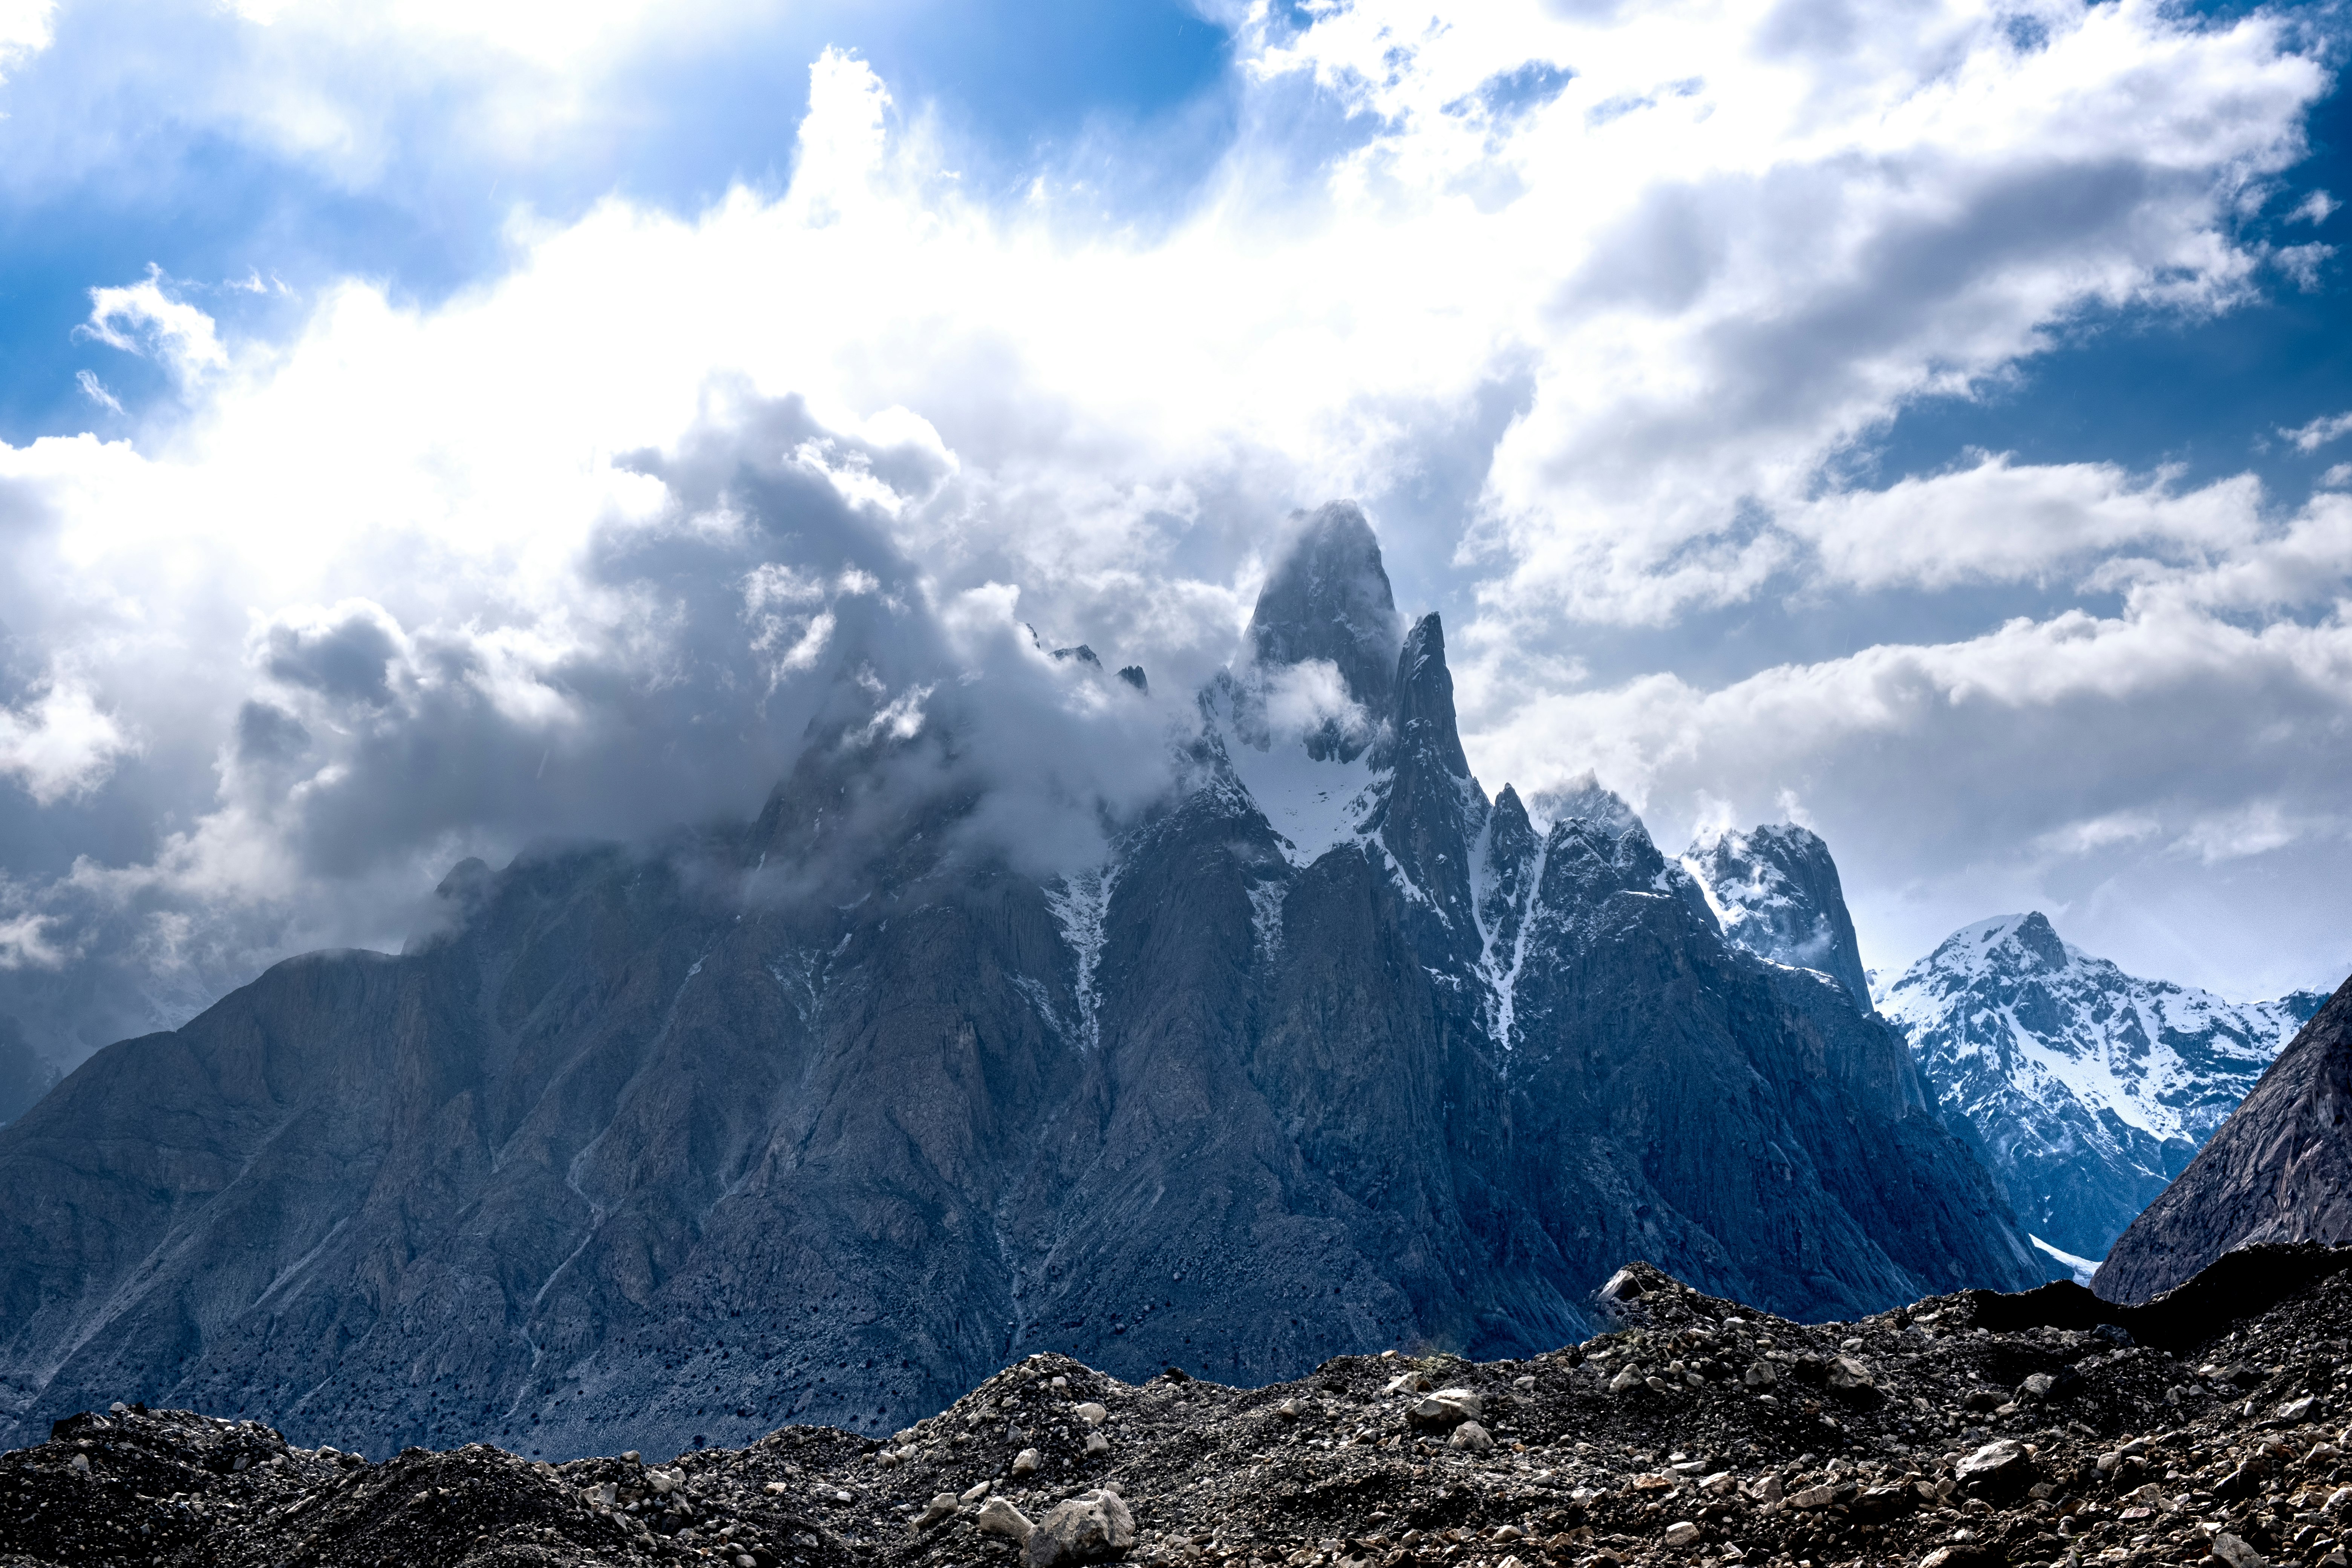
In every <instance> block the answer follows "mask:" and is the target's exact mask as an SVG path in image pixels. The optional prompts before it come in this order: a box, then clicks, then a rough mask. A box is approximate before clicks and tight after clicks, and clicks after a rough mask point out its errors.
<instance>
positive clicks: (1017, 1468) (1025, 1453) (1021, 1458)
mask: <svg viewBox="0 0 2352 1568" xmlns="http://www.w3.org/2000/svg"><path fill="white" fill-rule="evenodd" d="M1044 1463H1045V1456H1044V1455H1042V1454H1040V1453H1038V1452H1037V1450H1036V1449H1034V1448H1024V1449H1022V1450H1021V1451H1020V1452H1019V1453H1017V1454H1015V1455H1013V1474H1014V1475H1016V1476H1034V1475H1035V1474H1036V1473H1037V1467H1038V1466H1040V1465H1042V1464H1044Z"/></svg>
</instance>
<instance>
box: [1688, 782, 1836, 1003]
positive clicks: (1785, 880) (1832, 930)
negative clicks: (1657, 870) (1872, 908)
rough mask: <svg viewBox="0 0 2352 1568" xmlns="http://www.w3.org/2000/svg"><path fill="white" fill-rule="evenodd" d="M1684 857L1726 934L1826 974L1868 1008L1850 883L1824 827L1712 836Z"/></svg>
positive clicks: (1761, 952) (1784, 826)
mask: <svg viewBox="0 0 2352 1568" xmlns="http://www.w3.org/2000/svg"><path fill="white" fill-rule="evenodd" d="M1682 863H1683V868H1684V869H1685V870H1687V871H1689V872H1690V874H1691V875H1692V876H1693V877H1695V878H1696V879H1697V880H1698V883H1699V886H1700V887H1702V888H1704V889H1706V894H1707V901H1708V904H1709V905H1710V907H1712V908H1713V909H1714V910H1715V914H1716V918H1717V920H1718V921H1721V922H1722V924H1723V933H1724V935H1725V936H1726V937H1727V938H1728V939H1730V940H1731V941H1732V942H1737V943H1738V944H1739V945H1740V946H1742V947H1744V948H1747V949H1748V951H1749V952H1753V953H1756V954H1757V955H1758V956H1759V957H1762V958H1769V959H1770V960H1772V961H1773V962H1774V963H1787V964H1791V965H1794V966H1795V967H1796V968H1799V969H1811V970H1815V971H1817V972H1819V973H1822V974H1826V975H1828V976H1829V977H1830V978H1831V979H1832V980H1834V981H1836V982H1837V983H1838V984H1840V985H1842V986H1843V987H1844V988H1845V993H1846V994H1847V995H1848V996H1850V997H1852V998H1853V1004H1854V1005H1855V1006H1857V1007H1859V1008H1861V1009H1862V1010H1863V1011H1864V1012H1865V1013H1866V1012H1868V1011H1869V1010H1870V980H1869V977H1868V975H1867V974H1866V973H1864V970H1863V967H1862V946H1861V943H1860V942H1859V941H1858V940H1857V939H1856V938H1855V936H1854V931H1853V916H1852V915H1851V914H1849V913H1848V912H1847V910H1846V907H1845V889H1844V887H1843V884H1842V883H1841V882H1840V881H1839V879H1838V869H1837V862H1836V861H1835V860H1834V859H1832V858H1831V856H1830V847H1829V846H1828V845H1827V844H1825V843H1823V842H1822V838H1821V836H1820V835H1819V834H1816V833H1814V832H1812V831H1811V829H1809V828H1804V827H1800V826H1797V825H1796V824H1794V823H1788V822H1782V823H1774V824H1769V825H1767V826H1762V827H1752V828H1749V829H1748V830H1747V831H1746V832H1737V831H1727V832H1720V833H1716V834H1712V835H1706V836H1703V837H1700V838H1699V839H1698V840H1697V841H1696V842H1695V843H1694V844H1692V845H1691V847H1689V848H1688V849H1687V850H1685V851H1684V853H1683V857H1682Z"/></svg>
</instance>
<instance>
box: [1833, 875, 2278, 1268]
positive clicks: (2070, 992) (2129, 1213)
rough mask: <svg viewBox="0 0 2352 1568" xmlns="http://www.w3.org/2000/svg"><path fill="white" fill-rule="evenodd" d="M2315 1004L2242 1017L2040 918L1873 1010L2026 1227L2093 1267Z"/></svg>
mask: <svg viewBox="0 0 2352 1568" xmlns="http://www.w3.org/2000/svg"><path fill="white" fill-rule="evenodd" d="M2322 1000H2323V998H2322V997H2320V996H2318V995H2316V994H2295V995H2293V996H2288V997H2285V998H2284V999H2282V1000H2280V1001H2276V1002H2257V1003H2247V1004H2238V1003H2231V1002H2226V1001H2223V1000H2222V999H2221V997H2219V996H2215V995H2212V994H2210V993H2207V992H2203V991H2199V990H2197V989H2195V988H2193V987H2190V986H2185V985H2176V984H2171V983H2170V982H2168V981H2161V980H2141V979H2137V978H2136V977H2134V976H2132V975H2129V974H2126V973H2124V972H2123V971H2122V970H2121V969H2120V968H2118V967H2116V965H2115V964H2113V963H2109V962H2107V961H2106V960H2105V959H2103V958H2095V957H2093V956H2092V955H2090V954H2089V953H2086V952H2083V951H2082V950H2081V949H2079V948H2074V947H2070V946H2068V945H2067V944H2066V943H2065V942H2061V941H2060V940H2059V937H2058V933H2057V931H2054V930H2053V929H2052V927H2051V924H2050V922H2049V921H2048V920H2047V919H2045V918H2044V917H2043V916H2042V915H2040V914H2038V913H2037V914H2024V915H2006V916H2003V917H2001V918H2000V919H1998V920H1990V921H1979V923H1977V924H1975V925H1972V926H1969V927H1967V928H1966V929H1964V930H1962V931H1955V932H1954V933H1953V934H1952V935H1951V936H1950V937H1948V938H1947V939H1946V940H1945V941H1944V942H1942V943H1941V944H1939V945H1938V946H1937V949H1936V951H1935V952H1931V953H1929V954H1928V955H1927V957H1925V958H1923V959H1921V960H1920V961H1919V962H1918V963H1915V964H1913V965H1912V966H1911V967H1910V968H1909V969H1907V970H1906V971H1905V972H1904V973H1903V974H1902V975H1901V976H1900V977H1899V978H1898V979H1896V980H1895V982H1894V983H1893V984H1891V985H1888V986H1886V987H1885V990H1884V992H1883V993H1882V994H1881V995H1880V998H1879V1004H1880V1006H1881V1008H1882V1009H1883V1010H1884V1011H1885V1015H1886V1016H1887V1017H1888V1018H1889V1019H1891V1020H1892V1021H1893V1022H1894V1023H1895V1026H1897V1027H1899V1028H1901V1029H1902V1030H1903V1031H1904V1033H1905V1034H1906V1037H1908V1038H1909V1039H1910V1041H1911V1047H1912V1049H1913V1051H1914V1052H1915V1053H1916V1055H1917V1057H1918V1058H1919V1063H1920V1066H1921V1068H1923V1069H1924V1070H1925V1072H1926V1073H1927V1079H1928V1081H1929V1083H1930V1084H1932V1085H1933V1086H1934V1089H1935V1093H1936V1096H1937V1103H1938V1105H1939V1106H1940V1107H1941V1109H1942V1110H1943V1112H1944V1115H1945V1117H1946V1119H1947V1121H1949V1122H1950V1123H1951V1124H1952V1125H1953V1126H1954V1128H1955V1129H1956V1130H1957V1131H1960V1132H1961V1134H1962V1135H1963V1136H1965V1137H1968V1138H1970V1139H1972V1140H1973V1141H1975V1142H1978V1143H1979V1146H1980V1147H1981V1148H1982V1149H1983V1151H1984V1153H1985V1158H1986V1159H1987V1161H1988V1163H1990V1165H1991V1167H1992V1170H1993V1173H1994V1174H1995V1175H1997V1176H1998V1177H2000V1181H2001V1184H2002V1186H2003V1189H2004V1190H2005V1191H2006V1192H2007V1194H2008V1195H2009V1201H2010V1203H2011V1205H2012V1206H2013V1207H2014V1208H2015V1209H2016V1211H2017V1213H2018V1215H2019V1217H2020V1218H2021V1220H2022V1221H2023V1222H2024V1224H2025V1226H2026V1228H2027V1229H2028V1230H2029V1231H2030V1232H2031V1233H2032V1235H2033V1236H2035V1237H2039V1238H2040V1239H2041V1241H2042V1243H2044V1244H2045V1245H2046V1247H2048V1248H2049V1249H2050V1250H2051V1251H2052V1252H2053V1255H2055V1254H2059V1253H2063V1254H2066V1255H2070V1258H2071V1259H2093V1260H2095V1259H2097V1258H2101V1257H2104V1256H2105V1253H2106V1250H2107V1248H2108V1247H2109V1246H2110V1245H2111V1244H2112V1243H2113V1242H2114V1240H2115V1238H2116V1237H2117V1236H2119V1235H2121V1234H2122V1233H2123V1230H2124V1227H2125V1226H2127V1225H2129V1224H2130V1223H2131V1222H2132V1219H2133V1217H2134V1216H2135V1215H2137V1214H2138V1213H2139V1212H2140V1211H2141V1210H2142V1209H2144V1208H2146V1207H2147V1205H2148V1203H2149V1202H2150V1201H2151V1200H2153V1199H2154V1198H2155V1196H2156V1195H2157V1194H2158V1193H2160V1192H2162V1191H2163V1190H2164V1187H2165V1184H2166V1183H2167V1182H2168V1181H2170V1180H2171V1179H2172V1178H2173V1177H2175V1176H2177V1175H2179V1173H2180V1172H2181V1171H2182V1170H2183V1169H2184V1168H2186V1167H2187V1165H2188V1163H2189V1159H2190V1157H2191V1156H2193V1155H2194V1154H2195V1153H2196V1152H2197V1150H2198V1149H2199V1147H2200V1146H2201V1145H2202V1144H2203V1143H2204V1142H2205V1140H2206V1139H2208V1138H2210V1136H2212V1134H2213V1131H2214V1129H2216V1128H2217V1127H2219V1126H2221V1122H2222V1119H2223V1118H2225V1117H2227V1116H2228V1115H2229V1114H2230V1113H2231V1111H2232V1110H2235V1109H2236V1107H2237V1105H2238V1102H2239V1101H2240V1100H2243V1099H2244V1098H2245V1096H2246V1092H2247V1090H2248V1089H2252V1087H2253V1084H2254V1080H2255V1079H2257V1078H2259V1077H2260V1076H2261V1075H2262V1073H2263V1069H2264V1068H2267V1067H2268V1066H2269V1065H2270V1063H2271V1061H2272V1060H2273V1058H2275V1057H2276V1056H2277V1055H2278V1052H2279V1048H2280V1047H2282V1046H2283V1045H2284V1043H2285V1041H2286V1039H2287V1037H2289V1036H2290V1035H2292V1034H2293V1033H2294V1031H2295V1029H2296V1028H2298V1027H2299V1026H2301V1025H2302V1024H2303V1022H2304V1020H2305V1019H2306V1018H2308V1017H2310V1016H2312V1014H2313V1013H2314V1012H2315V1011H2316V1010H2317V1009H2318V1007H2319V1005H2320V1003H2321V1001H2322ZM2191 1272H2193V1270H2192V1271H2191ZM2183 1278H2186V1276H2185V1275H2184V1276H2183Z"/></svg>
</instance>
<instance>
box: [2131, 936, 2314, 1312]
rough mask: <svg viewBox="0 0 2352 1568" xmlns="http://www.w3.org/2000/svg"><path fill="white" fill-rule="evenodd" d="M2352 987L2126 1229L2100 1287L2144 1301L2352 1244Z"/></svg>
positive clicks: (2308, 1028)
mask: <svg viewBox="0 0 2352 1568" xmlns="http://www.w3.org/2000/svg"><path fill="white" fill-rule="evenodd" d="M2347 1115H2352V980H2347V981H2346V982H2345V983H2344V984H2343V985H2341V986H2339V987H2338V988H2337V989H2336V994H2335V995H2333V996H2331V997H2329V998H2328V999H2327V1003H2326V1005H2325V1006H2323V1007H2321V1008H2320V1009H2319V1011H2318V1013H2317V1014H2315V1016H2313V1017H2312V1019H2311V1021H2310V1022H2309V1023H2307V1024H2305V1026H2303V1028H2302V1029H2301V1031H2300V1032H2298V1033H2297V1034H2296V1035H2295V1037H2294V1040H2292V1041H2291V1042H2289V1044H2288V1046H2287V1047H2286V1049H2285V1050H2284V1051H2282V1052H2280V1053H2279V1057H2278V1059H2277V1060H2276V1061H2274V1062H2273V1063H2272V1064H2271V1066H2270V1069H2269V1070H2268V1071H2266V1072H2264V1073H2263V1076H2262V1079H2261V1081H2260V1082H2258V1083H2256V1084H2255V1085H2254V1087H2253V1090H2252V1092H2251V1093H2250V1094H2248V1095H2247V1096H2246V1098H2245V1101H2244V1103H2242V1104H2241V1105H2240V1106H2239V1107H2238V1108H2237V1110H2233V1111H2231V1113H2230V1119H2229V1120H2228V1121H2224V1122H2223V1123H2222V1124H2221V1131H2218V1132H2216V1133H2214V1134H2213V1136H2212V1138H2211V1140H2210V1142H2207V1143H2206V1145H2205V1146H2204V1148H2202V1149H2200V1151H2198V1153H2197V1157H2196V1158H2195V1159H2193V1160H2191V1161H2190V1162H2189V1168H2188V1169H2187V1170H2185V1171H2183V1172H2181V1173H2180V1175H2179V1178H2178V1179H2177V1180H2175V1181H2174V1182H2173V1183H2172V1184H2171V1185H2170V1186H2168V1187H2167V1188H2165V1189H2164V1192H2163V1193H2162V1194H2160V1195H2159V1196H2158V1198H2157V1199H2156V1201H2155V1202H2154V1203H2152V1204H2150V1205H2148V1206H2147V1211H2146V1212H2145V1213H2143V1214H2142V1215H2140V1216H2139V1217H2138V1218H2137V1219H2136V1220H2134V1221H2133V1222H2132V1225H2131V1228H2130V1229H2128V1230H2126V1231H2125V1232H2124V1234H2123V1237H2122V1239H2121V1240H2119V1241H2117V1242H2116V1245H2115V1247H2114V1249H2113V1250H2112V1251H2110V1252H2109V1253H2108V1254H2107V1257H2106V1261H2105V1263H2103V1264H2101V1265H2100V1267H2099V1271H2098V1274H2097V1276H2096V1277H2095V1279H2093V1280H2092V1282H2091V1288H2092V1289H2094V1290H2095V1291H2096V1292H2098V1294H2100V1295H2102V1296H2104V1297H2105V1298H2106V1299H2107V1300H2111V1301H2144V1300H2147V1299H2148V1298H2149V1297H2151V1296H2154V1295H2156V1294H2157V1293H2158V1292H2159V1291H2164V1290H2168V1289H2172V1288H2173V1287H2174V1286H2177V1285H2179V1284H2180V1283H2182V1282H2183V1281H2184V1280H2187V1279H2189V1278H2190V1277H2191V1276H2192V1275H2195V1274H2196V1273H2198V1272H2199V1271H2200V1270H2201V1269H2203V1268H2205V1267H2206V1266H2207V1265H2208V1264H2210V1263H2211V1262H2213V1261H2214V1259H2216V1258H2220V1257H2221V1256H2222V1255H2223V1254H2225V1253H2228V1252H2232V1251H2235V1250H2236V1249H2238V1248H2240V1247H2251V1246H2256V1245H2261V1244H2263V1243H2283V1242H2300V1241H2315V1242H2325V1243H2327V1244H2329V1245H2335V1244H2337V1243H2341V1242H2344V1241H2347V1240H2352V1136H2347V1131H2346V1127H2345V1121H2346V1118H2347Z"/></svg>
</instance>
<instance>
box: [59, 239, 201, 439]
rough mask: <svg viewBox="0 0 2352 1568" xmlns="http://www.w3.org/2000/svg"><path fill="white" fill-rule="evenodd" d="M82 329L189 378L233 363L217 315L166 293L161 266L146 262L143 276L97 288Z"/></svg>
mask: <svg viewBox="0 0 2352 1568" xmlns="http://www.w3.org/2000/svg"><path fill="white" fill-rule="evenodd" d="M80 330H81V331H84V332H86V333H88V334H89V336H90V337H92V338H95V339H96V340H98V341H99V342H102V343H104V344H105V345H106V346H107V347H109V348H113V349H121V351H122V352H123V353H133V354H143V355H147V356H150V357H152V358H154V359H157V360H160V361H162V362H163V364H164V365H165V366H166V367H168V368H169V369H170V370H171V372H172V374H173V375H175V376H176V377H178V378H179V380H180V381H181V382H182V383H184V384H185V383H192V382H194V381H195V380H196V379H197V378H198V377H200V376H202V375H203V374H205V373H206V372H208V371H215V370H220V369H223V368H225V367H226V365H227V363H228V353H227V351H226V350H225V349H223V348H222V347H221V341H220V334H219V332H218V331H216V330H215V327H214V324H213V319H212V318H211V317H210V316H207V315H205V313H204V312H203V311H202V310H197V309H196V308H195V307H194V305H191V304H188V303H187V302H186V301H184V300H174V299H173V298H172V297H171V296H170V295H168V294H166V293H164V292H163V269H162V268H158V267H152V266H151V267H149V268H147V277H146V279H145V281H143V282H139V283H131V284H126V285H123V286H121V287H118V288H107V289H91V290H90V291H89V321H87V322H85V323H84V324H83V325H82V327H81V329H80ZM94 379H95V378H93V380H94ZM83 390H84V391H85V392H87V391H88V390H89V385H88V384H85V385H84V387H83ZM117 406H118V407H119V406H120V405H117Z"/></svg>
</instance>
